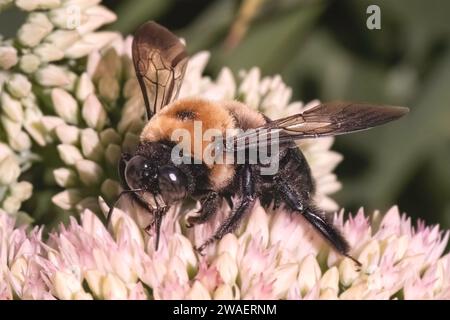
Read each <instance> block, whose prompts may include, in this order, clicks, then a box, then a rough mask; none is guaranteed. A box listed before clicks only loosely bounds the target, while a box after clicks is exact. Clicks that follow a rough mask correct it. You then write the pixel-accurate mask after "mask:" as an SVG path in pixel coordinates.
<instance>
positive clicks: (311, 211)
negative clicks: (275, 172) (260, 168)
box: [277, 179, 361, 266]
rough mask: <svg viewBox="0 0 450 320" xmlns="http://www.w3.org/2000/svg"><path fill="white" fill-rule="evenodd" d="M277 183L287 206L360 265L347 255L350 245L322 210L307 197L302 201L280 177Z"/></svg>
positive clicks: (337, 249) (339, 250) (341, 252)
mask: <svg viewBox="0 0 450 320" xmlns="http://www.w3.org/2000/svg"><path fill="white" fill-rule="evenodd" d="M277 184H278V191H279V193H280V196H281V197H282V199H283V200H284V202H285V203H286V204H287V205H288V207H289V208H291V209H292V210H294V211H296V212H299V213H301V214H302V215H303V217H305V219H306V220H307V221H308V222H309V223H310V224H311V225H312V226H313V227H314V228H315V229H316V230H317V231H319V233H320V234H321V235H322V236H323V237H324V238H325V239H326V240H327V241H328V242H329V243H330V244H331V245H332V246H333V248H334V249H335V250H336V251H337V252H339V253H340V254H342V255H343V256H345V257H348V258H350V259H352V260H353V261H354V262H355V263H356V264H357V265H358V266H361V263H360V262H359V261H358V260H356V259H355V258H353V257H352V256H350V255H349V253H348V252H349V250H350V246H349V245H348V243H347V241H346V240H345V238H344V237H343V236H342V234H341V233H340V232H339V230H337V229H336V227H334V226H333V222H332V221H330V220H329V219H328V218H327V217H326V215H325V214H324V213H323V212H321V211H320V210H319V209H317V208H316V207H315V206H314V205H313V204H312V203H311V200H309V199H308V200H307V201H302V200H301V198H300V197H299V195H298V193H297V192H295V190H294V188H292V187H291V186H290V185H289V183H288V182H286V181H284V180H282V179H277Z"/></svg>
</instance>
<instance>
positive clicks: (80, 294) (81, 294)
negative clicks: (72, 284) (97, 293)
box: [73, 291, 94, 300]
mask: <svg viewBox="0 0 450 320" xmlns="http://www.w3.org/2000/svg"><path fill="white" fill-rule="evenodd" d="M73 299H74V300H93V299H94V298H93V297H92V295H91V294H90V293H87V292H84V291H78V292H77V293H75V295H74V296H73Z"/></svg>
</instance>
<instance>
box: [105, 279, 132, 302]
mask: <svg viewBox="0 0 450 320" xmlns="http://www.w3.org/2000/svg"><path fill="white" fill-rule="evenodd" d="M102 295H103V298H105V299H108V300H125V299H127V296H128V290H127V287H126V286H125V284H124V283H123V281H122V280H120V278H119V277H117V276H116V275H115V274H113V273H108V274H107V275H106V277H105V278H104V280H103V283H102Z"/></svg>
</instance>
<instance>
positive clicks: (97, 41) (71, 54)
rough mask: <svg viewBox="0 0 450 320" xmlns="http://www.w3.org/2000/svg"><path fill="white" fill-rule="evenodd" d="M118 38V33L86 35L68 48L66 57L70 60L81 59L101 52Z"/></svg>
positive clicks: (104, 32) (103, 32)
mask: <svg viewBox="0 0 450 320" xmlns="http://www.w3.org/2000/svg"><path fill="white" fill-rule="evenodd" d="M116 37H118V34H117V33H116V32H107V31H102V32H92V33H88V34H86V35H84V36H83V37H82V38H81V39H80V40H79V41H77V42H75V43H73V44H72V45H71V46H70V47H69V48H67V50H66V52H65V55H66V58H69V59H79V58H81V57H84V56H86V55H88V54H89V53H91V52H92V51H95V50H99V49H101V48H103V47H104V46H106V45H107V44H108V43H110V42H112V41H113V40H114V38H116Z"/></svg>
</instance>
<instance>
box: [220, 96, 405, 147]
mask: <svg viewBox="0 0 450 320" xmlns="http://www.w3.org/2000/svg"><path fill="white" fill-rule="evenodd" d="M408 111H409V109H408V108H404V107H392V106H376V105H370V104H361V103H353V102H331V103H323V104H319V105H317V106H316V107H313V108H311V109H308V110H306V111H304V112H302V113H298V114H295V115H292V116H289V117H286V118H282V119H278V120H274V121H270V122H268V123H267V124H266V125H264V126H261V127H259V128H256V129H254V130H252V131H250V132H244V133H241V134H238V135H236V136H233V137H231V139H229V140H228V141H225V144H226V146H224V148H225V149H224V150H225V151H226V152H233V151H238V150H243V149H248V148H251V147H256V146H258V145H261V144H262V143H264V144H267V145H273V144H283V143H287V142H292V141H293V140H298V139H305V138H317V137H324V136H335V135H340V134H345V133H350V132H355V131H361V130H366V129H370V128H372V127H375V126H378V125H381V124H384V123H386V122H389V121H393V120H395V119H398V118H400V117H401V116H403V115H405V114H406V113H408ZM222 143H223V141H222ZM220 148H222V147H220Z"/></svg>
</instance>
